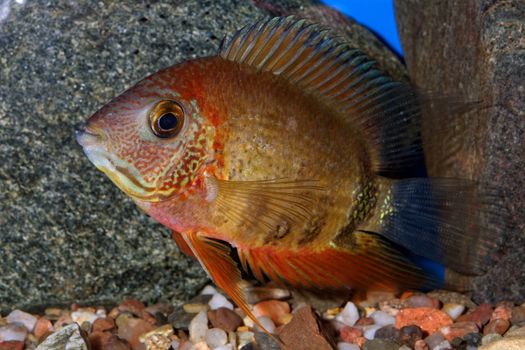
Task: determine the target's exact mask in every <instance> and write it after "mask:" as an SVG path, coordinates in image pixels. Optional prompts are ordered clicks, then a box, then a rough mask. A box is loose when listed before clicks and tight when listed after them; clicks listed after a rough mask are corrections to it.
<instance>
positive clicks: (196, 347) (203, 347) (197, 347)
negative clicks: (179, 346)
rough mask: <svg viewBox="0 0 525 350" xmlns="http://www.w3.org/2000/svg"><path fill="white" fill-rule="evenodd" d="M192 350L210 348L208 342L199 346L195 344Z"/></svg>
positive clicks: (207, 349) (208, 349) (200, 343)
mask: <svg viewBox="0 0 525 350" xmlns="http://www.w3.org/2000/svg"><path fill="white" fill-rule="evenodd" d="M190 350H210V347H209V346H208V344H206V342H204V341H201V342H198V343H197V344H193V346H192V347H191V348H190Z"/></svg>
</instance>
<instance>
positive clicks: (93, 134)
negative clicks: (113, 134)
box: [75, 127, 104, 148]
mask: <svg viewBox="0 0 525 350" xmlns="http://www.w3.org/2000/svg"><path fill="white" fill-rule="evenodd" d="M75 138H76V140H77V143H78V144H79V145H80V146H82V147H83V148H86V147H90V146H96V145H98V144H100V142H101V141H103V140H104V134H103V133H102V132H100V131H98V130H95V129H93V128H90V127H85V128H84V129H80V130H76V131H75Z"/></svg>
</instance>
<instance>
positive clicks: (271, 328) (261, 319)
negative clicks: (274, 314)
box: [255, 316, 275, 334]
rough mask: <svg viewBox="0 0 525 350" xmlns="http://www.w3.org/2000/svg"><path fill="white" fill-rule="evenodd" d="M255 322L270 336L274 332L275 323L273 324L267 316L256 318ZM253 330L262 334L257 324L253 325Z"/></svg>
mask: <svg viewBox="0 0 525 350" xmlns="http://www.w3.org/2000/svg"><path fill="white" fill-rule="evenodd" d="M257 321H259V323H260V324H261V326H263V327H264V328H265V329H266V330H267V331H268V332H270V333H272V334H273V333H274V332H275V323H273V321H272V319H271V318H269V317H268V316H260V317H257ZM255 328H256V329H257V330H258V331H260V332H264V331H263V330H262V329H260V328H259V326H258V325H257V324H256V325H255Z"/></svg>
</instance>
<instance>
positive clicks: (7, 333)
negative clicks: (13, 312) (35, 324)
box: [0, 324, 27, 343]
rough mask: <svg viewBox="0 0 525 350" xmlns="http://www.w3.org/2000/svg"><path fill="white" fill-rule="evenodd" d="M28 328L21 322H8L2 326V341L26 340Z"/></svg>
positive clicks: (0, 332)
mask: <svg viewBox="0 0 525 350" xmlns="http://www.w3.org/2000/svg"><path fill="white" fill-rule="evenodd" d="M26 336H27V329H26V327H25V326H22V325H21V324H8V325H6V326H3V327H0V343H1V342H4V341H24V340H25V339H26Z"/></svg>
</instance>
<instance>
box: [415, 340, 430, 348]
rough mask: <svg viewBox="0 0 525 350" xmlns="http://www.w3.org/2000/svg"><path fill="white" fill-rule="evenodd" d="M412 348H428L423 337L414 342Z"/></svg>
mask: <svg viewBox="0 0 525 350" xmlns="http://www.w3.org/2000/svg"><path fill="white" fill-rule="evenodd" d="M414 350H428V344H427V343H425V341H424V340H423V339H419V340H418V341H416V342H415V343H414Z"/></svg>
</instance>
